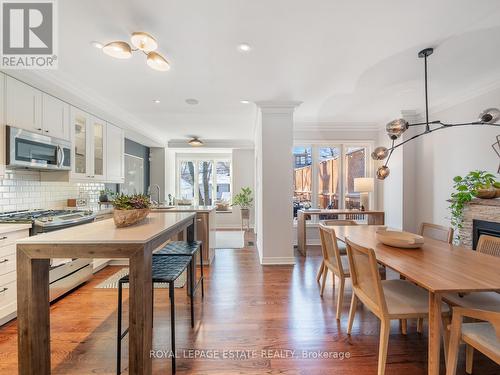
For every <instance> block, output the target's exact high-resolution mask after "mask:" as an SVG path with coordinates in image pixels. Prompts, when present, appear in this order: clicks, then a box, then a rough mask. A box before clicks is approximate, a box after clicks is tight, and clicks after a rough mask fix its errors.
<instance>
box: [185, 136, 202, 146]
mask: <svg viewBox="0 0 500 375" xmlns="http://www.w3.org/2000/svg"><path fill="white" fill-rule="evenodd" d="M188 143H189V144H190V145H191V146H193V147H199V146H203V142H202V141H201V140H200V139H199V138H198V137H193V138H192V139H190V140H189V141H188Z"/></svg>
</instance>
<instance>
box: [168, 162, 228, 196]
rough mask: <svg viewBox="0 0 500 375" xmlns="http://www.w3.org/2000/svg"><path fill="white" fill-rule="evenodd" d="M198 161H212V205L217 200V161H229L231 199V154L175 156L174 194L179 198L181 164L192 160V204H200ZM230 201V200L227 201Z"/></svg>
mask: <svg viewBox="0 0 500 375" xmlns="http://www.w3.org/2000/svg"><path fill="white" fill-rule="evenodd" d="M200 161H209V162H211V163H212V178H211V182H212V206H215V202H216V201H217V163H218V162H224V163H229V176H230V179H229V191H230V193H231V201H232V199H233V160H232V157H231V156H227V157H223V156H216V157H214V155H211V154H203V155H194V154H193V155H183V156H179V157H177V158H176V165H175V179H176V181H175V196H176V197H178V198H180V192H181V164H182V163H183V162H192V163H193V164H194V180H193V190H194V197H193V204H194V205H196V206H198V205H199V204H200V201H199V171H200V168H199V162H200ZM229 203H231V202H229Z"/></svg>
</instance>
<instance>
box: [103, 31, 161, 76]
mask: <svg viewBox="0 0 500 375" xmlns="http://www.w3.org/2000/svg"><path fill="white" fill-rule="evenodd" d="M130 43H132V46H133V47H134V48H132V47H131V46H130V44H128V43H127V42H123V41H114V42H111V43H108V44H106V45H104V47H102V51H103V52H104V53H105V54H106V55H109V56H112V57H114V58H117V59H129V58H131V57H132V52H135V51H140V52H142V53H144V54H145V55H146V64H148V66H149V67H150V68H151V69H154V70H159V71H161V72H165V71H167V70H169V69H170V64H169V62H168V61H167V59H165V58H164V57H163V56H162V55H160V54H159V53H158V52H156V50H157V49H158V42H157V41H156V39H155V38H153V37H152V36H151V35H150V34H148V33H146V32H143V31H138V32H134V33H132V35H131V36H130Z"/></svg>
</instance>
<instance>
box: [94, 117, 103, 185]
mask: <svg viewBox="0 0 500 375" xmlns="http://www.w3.org/2000/svg"><path fill="white" fill-rule="evenodd" d="M91 130H92V140H91V155H92V157H93V163H92V176H93V177H92V178H95V179H97V180H99V181H104V180H106V159H105V157H106V154H105V152H106V122H105V121H103V120H101V119H99V118H97V117H92V129H91Z"/></svg>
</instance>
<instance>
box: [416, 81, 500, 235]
mask: <svg viewBox="0 0 500 375" xmlns="http://www.w3.org/2000/svg"><path fill="white" fill-rule="evenodd" d="M490 107H496V108H499V107H500V89H497V90H494V91H491V92H489V93H486V94H483V95H481V96H479V97H476V98H474V99H471V100H469V101H467V102H464V103H460V104H457V105H456V106H454V107H452V108H449V109H446V110H442V111H440V112H437V113H433V114H432V115H431V118H432V119H439V120H441V121H444V122H466V121H471V120H475V119H476V118H477V116H478V114H479V113H480V112H481V111H483V110H484V109H486V108H490ZM497 135H500V128H499V127H493V126H484V127H483V126H470V127H467V126H465V127H458V128H453V129H444V130H440V131H437V132H435V133H431V134H429V135H425V136H423V137H421V138H420V139H418V140H416V141H415V146H416V152H415V155H416V159H415V166H416V168H415V176H416V177H415V181H416V187H417V188H416V195H415V201H416V203H417V204H416V210H415V213H414V215H415V217H416V219H415V221H416V222H417V223H420V222H422V221H428V222H433V223H436V224H442V225H450V219H449V210H448V206H449V203H448V202H447V199H449V197H450V194H451V192H452V190H453V189H452V185H453V182H452V179H453V177H455V176H456V175H465V174H466V173H468V172H469V171H471V170H475V169H480V170H486V171H489V172H494V173H496V172H497V168H498V164H499V162H500V160H499V158H498V156H497V155H496V154H495V152H494V151H493V149H492V148H491V145H492V144H493V143H494V142H495V141H496V136H497Z"/></svg>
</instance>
